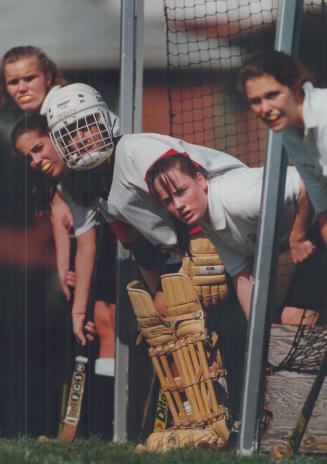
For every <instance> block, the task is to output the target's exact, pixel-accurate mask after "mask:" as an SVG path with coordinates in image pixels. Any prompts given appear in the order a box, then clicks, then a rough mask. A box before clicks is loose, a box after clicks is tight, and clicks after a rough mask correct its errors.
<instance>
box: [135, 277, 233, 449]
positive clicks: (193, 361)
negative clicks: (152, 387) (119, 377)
mask: <svg viewBox="0 0 327 464" xmlns="http://www.w3.org/2000/svg"><path fill="white" fill-rule="evenodd" d="M161 281H162V288H163V292H164V297H165V302H166V305H167V316H162V315H160V314H159V313H158V312H157V311H156V309H155V306H154V303H153V301H152V298H151V296H150V294H149V293H148V292H147V291H146V290H145V288H144V286H143V284H142V283H141V282H139V281H134V282H131V283H130V284H129V285H128V286H127V290H128V294H129V297H130V300H131V303H132V307H133V310H134V312H135V315H136V318H137V322H138V325H139V328H140V330H141V334H142V336H143V337H144V338H145V340H146V341H147V343H148V345H149V354H150V357H151V360H152V363H153V367H154V370H155V372H156V374H157V376H158V378H159V380H160V384H161V388H162V390H163V391H164V393H165V395H166V398H167V403H168V406H169V410H170V413H171V416H172V427H171V428H169V429H168V430H166V431H164V432H158V433H152V434H151V435H150V436H149V437H148V439H147V442H146V447H145V448H144V449H146V450H148V451H159V452H162V451H166V450H168V449H170V448H178V447H182V446H187V445H189V446H210V447H213V448H222V447H224V446H225V445H226V444H227V441H228V439H229V435H230V428H229V423H230V417H229V410H228V407H227V404H228V402H227V401H226V397H227V387H226V380H225V378H226V372H225V369H224V368H223V364H222V360H221V356H220V352H219V349H218V340H217V337H215V338H214V339H212V337H211V336H210V334H209V333H208V332H207V330H206V328H205V317H204V311H203V308H202V306H201V303H200V300H199V297H198V295H197V293H196V291H195V288H194V286H193V285H192V281H191V279H190V278H189V277H188V276H187V275H184V274H181V273H176V274H166V275H163V276H161Z"/></svg>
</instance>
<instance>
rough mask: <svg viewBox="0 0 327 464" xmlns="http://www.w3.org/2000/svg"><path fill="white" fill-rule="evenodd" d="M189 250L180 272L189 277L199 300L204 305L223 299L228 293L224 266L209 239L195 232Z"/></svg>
mask: <svg viewBox="0 0 327 464" xmlns="http://www.w3.org/2000/svg"><path fill="white" fill-rule="evenodd" d="M191 234H192V231H191ZM190 251H191V255H190V256H185V257H184V258H183V262H182V268H181V271H180V272H182V273H183V274H186V275H187V276H189V277H190V279H191V281H192V284H193V285H194V288H195V290H196V293H197V295H198V297H199V299H200V301H201V302H202V303H203V305H204V306H205V307H206V306H210V305H214V304H217V303H219V302H220V301H222V300H224V299H225V298H226V296H227V294H228V286H227V281H226V275H225V268H224V264H223V262H222V260H221V259H220V258H219V256H218V254H217V251H216V249H215V247H214V246H213V244H212V243H211V241H210V240H209V239H208V238H206V237H205V236H204V234H203V233H202V232H197V233H196V234H194V235H192V236H191V238H190Z"/></svg>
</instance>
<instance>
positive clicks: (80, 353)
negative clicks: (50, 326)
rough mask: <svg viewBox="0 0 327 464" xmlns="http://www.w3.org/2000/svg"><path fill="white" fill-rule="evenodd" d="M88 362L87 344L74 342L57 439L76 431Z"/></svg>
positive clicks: (93, 292)
mask: <svg viewBox="0 0 327 464" xmlns="http://www.w3.org/2000/svg"><path fill="white" fill-rule="evenodd" d="M104 227H105V224H104V221H103V219H102V218H101V220H100V226H99V234H98V237H97V247H96V257H95V263H94V269H93V275H92V282H91V289H90V295H89V301H88V305H87V312H86V318H85V320H86V321H88V320H91V319H93V311H94V305H95V302H96V284H97V277H98V271H99V262H100V256H101V248H102V246H101V244H102V240H103V230H104ZM87 364H88V350H87V345H86V346H85V347H83V346H82V345H81V344H79V343H77V342H76V356H75V360H74V370H73V375H72V381H71V385H70V390H69V396H68V402H67V408H66V415H65V417H64V419H63V421H62V422H63V426H62V429H61V434H60V436H59V440H61V441H63V442H66V443H71V442H72V441H73V440H74V438H75V436H76V433H77V428H78V424H79V420H80V415H81V410H82V402H83V396H84V389H85V383H86V369H87Z"/></svg>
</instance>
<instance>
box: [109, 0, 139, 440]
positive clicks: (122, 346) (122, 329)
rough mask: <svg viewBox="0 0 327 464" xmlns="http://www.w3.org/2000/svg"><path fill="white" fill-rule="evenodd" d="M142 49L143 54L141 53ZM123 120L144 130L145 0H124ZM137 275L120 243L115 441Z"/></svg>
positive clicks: (123, 421) (123, 432)
mask: <svg viewBox="0 0 327 464" xmlns="http://www.w3.org/2000/svg"><path fill="white" fill-rule="evenodd" d="M140 50H142V54H141V57H139V56H138V53H139V54H140ZM120 72H121V75H120V101H119V119H120V128H121V132H122V133H123V134H124V133H132V132H135V131H140V130H141V127H142V124H141V120H142V91H143V0H138V1H136V0H122V9H121V70H120ZM133 278H135V274H134V265H133V260H132V256H131V253H130V252H129V251H127V250H125V249H124V248H123V247H122V246H121V245H120V244H118V250H117V319H116V320H117V322H116V372H115V391H114V437H113V439H114V441H126V440H127V438H128V437H127V432H128V428H127V414H128V364H129V345H128V343H129V335H128V332H127V329H128V326H129V324H128V323H127V321H128V319H129V317H130V314H131V311H130V303H129V300H128V296H127V292H126V285H127V283H128V282H130V281H131V280H133Z"/></svg>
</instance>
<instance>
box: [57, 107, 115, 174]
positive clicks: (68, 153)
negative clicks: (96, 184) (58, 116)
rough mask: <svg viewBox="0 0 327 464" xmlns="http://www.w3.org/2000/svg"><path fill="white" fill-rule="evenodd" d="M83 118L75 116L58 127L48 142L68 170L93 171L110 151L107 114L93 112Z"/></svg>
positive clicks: (111, 139)
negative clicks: (51, 144) (51, 142)
mask: <svg viewBox="0 0 327 464" xmlns="http://www.w3.org/2000/svg"><path fill="white" fill-rule="evenodd" d="M94 109H95V111H94V112H90V111H88V113H87V114H86V115H82V114H80V115H79V114H78V113H77V114H76V116H75V117H74V118H72V117H70V118H67V119H66V120H63V121H62V123H60V124H57V125H56V127H55V128H54V129H53V130H52V131H51V132H50V136H51V139H52V141H53V143H54V145H55V147H56V149H57V151H58V153H59V155H60V156H61V157H62V158H63V160H64V161H65V162H66V164H67V165H68V167H70V168H72V169H75V170H84V169H92V168H94V167H96V166H98V165H99V164H101V163H102V162H103V161H105V160H106V159H108V158H109V157H110V155H111V154H112V151H113V147H114V144H113V137H112V124H111V121H110V116H109V113H108V112H107V111H103V110H102V109H101V108H99V107H98V108H94Z"/></svg>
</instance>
